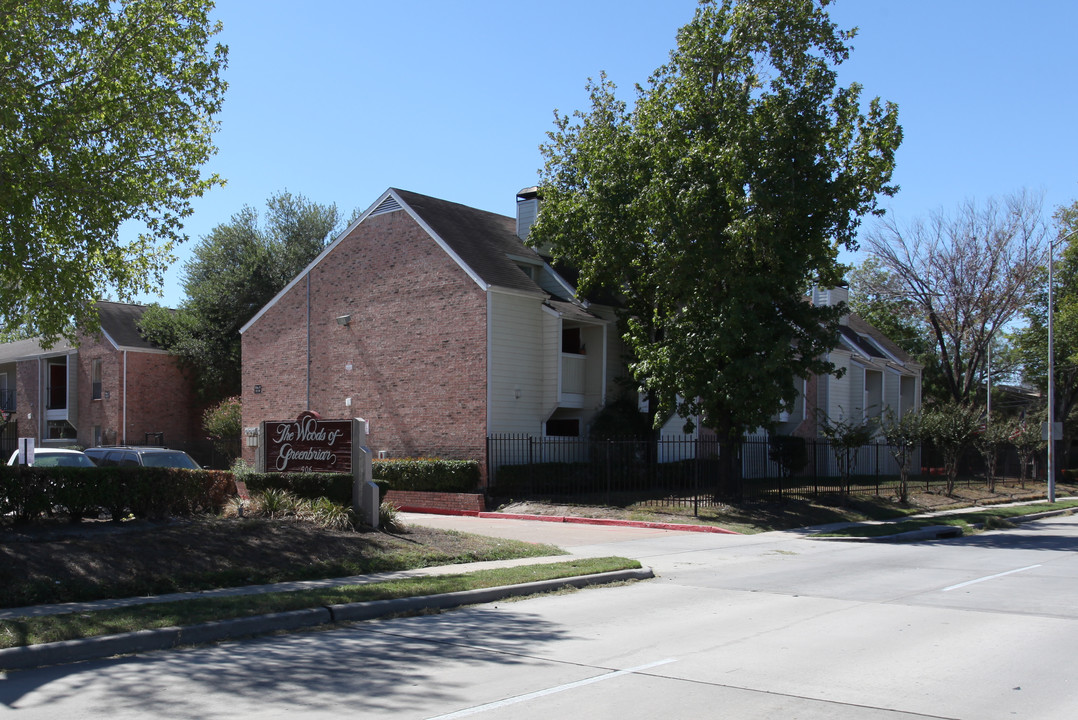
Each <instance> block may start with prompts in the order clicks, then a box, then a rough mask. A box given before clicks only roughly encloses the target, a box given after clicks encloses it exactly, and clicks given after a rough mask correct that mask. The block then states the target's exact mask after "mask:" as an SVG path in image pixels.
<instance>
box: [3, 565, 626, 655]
mask: <svg viewBox="0 0 1078 720" xmlns="http://www.w3.org/2000/svg"><path fill="white" fill-rule="evenodd" d="M639 567H640V563H638V562H636V561H635V560H628V559H625V558H615V557H608V558H582V559H574V560H570V561H566V562H560V563H554V564H549V565H547V564H544V565H526V566H521V567H514V568H496V569H490V570H479V571H475V572H470V573H462V574H457V575H440V576H433V577H414V578H406V579H400V580H390V581H386V582H379V583H370V584H364V585H343V586H339V587H333V588H319V589H313V590H300V591H295V592H278V593H265V594H258V595H237V596H227V597H215V598H198V599H193V600H181V601H177V602H169V603H156V604H152V605H135V606H132V607H125V608H115V609H109V610H99V611H91V612H76V613H64V614H60V615H45V616H41V617H31V618H21V619H15V620H3V621H0V648H9V647H18V646H22V645H35V644H39V643H48V642H57V641H60V640H72V639H76V638H86V637H94V636H97V635H111V634H116V633H123V632H131V631H133V630H149V629H154V628H164V627H174V626H184V625H194V624H196V623H203V622H208V621H211V620H228V619H232V618H241V617H250V616H253V615H261V614H264V613H275V612H285V611H289V610H303V609H307V608H313V607H322V606H325V605H343V604H348V603H356V602H367V601H371V600H390V599H396V598H406V597H418V596H423V595H437V594H442V593H450V592H459V591H462V590H474V589H480V588H491V587H498V586H501V585H519V584H523V583H529V582H535V581H538V580H551V579H560V578H567V577H576V576H580V575H591V574H594V573H603V572H612V571H614V570H624V569H629V568H639Z"/></svg>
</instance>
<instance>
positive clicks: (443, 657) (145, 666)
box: [0, 605, 570, 718]
mask: <svg viewBox="0 0 1078 720" xmlns="http://www.w3.org/2000/svg"><path fill="white" fill-rule="evenodd" d="M569 635H570V633H569V632H567V631H566V630H565V629H562V628H560V627H558V626H555V625H553V624H551V623H549V622H546V621H544V620H542V619H540V618H538V617H537V616H534V615H530V614H528V613H524V612H520V611H515V610H507V609H505V606H504V605H501V606H500V607H499V606H479V607H473V608H467V609H463V610H457V611H454V612H450V613H445V614H440V615H428V616H422V617H414V618H399V619H394V620H386V621H375V622H366V623H355V624H350V625H346V626H341V627H337V628H332V629H327V630H322V631H312V632H304V633H295V634H289V635H278V636H274V637H266V638H257V639H251V640H245V641H238V642H227V643H223V644H220V645H215V646H212V647H201V648H188V649H183V650H173V651H161V652H154V653H150V654H147V655H145V656H138V657H128V658H116V659H111V660H105V661H94V662H86V663H79V664H76V665H70V666H64V667H54V668H42V669H38V670H31V671H25V672H19V673H11V674H9V675H8V676H7V677H6V678H4V679H2V680H0V703H2V704H3V705H4V706H6V707H9V708H22V709H27V710H29V709H31V708H40V709H43V708H44V707H45V706H47V705H49V704H50V703H55V702H69V701H71V700H72V699H73V698H76V697H78V698H79V702H80V703H82V705H81V708H82V710H83V711H84V712H85V714H86V715H87V716H90V715H94V716H97V715H102V716H104V715H119V716H125V715H129V714H137V715H139V716H142V717H146V716H150V717H153V716H167V717H170V718H181V717H191V718H204V717H210V716H220V715H221V714H222V713H224V714H232V713H233V712H235V715H236V716H240V715H242V714H243V713H244V712H252V711H258V710H259V709H266V708H270V707H272V708H273V710H274V712H275V713H287V712H289V711H290V709H291V710H292V711H311V710H317V711H333V712H344V713H346V714H347V715H349V716H352V717H357V716H358V717H362V716H363V713H364V712H386V711H389V712H409V711H411V712H415V711H416V710H417V709H419V708H420V707H429V706H430V705H431V704H432V703H433V704H436V705H440V706H443V707H445V706H451V705H453V704H454V703H459V702H463V701H464V700H465V698H464V695H463V694H462V693H461V691H460V690H459V688H458V686H457V685H456V684H455V683H454V684H449V683H440V682H439V681H438V680H436V679H435V674H436V673H435V669H437V674H438V675H440V676H444V675H445V673H446V670H447V669H448V670H450V671H451V672H450V674H449V676H450V677H453V676H456V675H458V674H459V675H460V676H462V677H467V678H469V679H471V678H474V677H475V676H474V673H475V672H476V671H477V670H478V669H479V668H481V667H484V666H489V663H491V662H492V661H494V662H497V663H498V664H500V665H503V666H504V665H518V666H521V668H527V667H529V666H546V665H549V662H548V661H544V660H542V659H540V658H539V657H538V656H537V654H538V653H539V652H540V651H539V650H538V648H540V647H541V646H542V645H544V644H546V643H549V642H551V641H558V640H562V639H565V638H566V637H568V636H569ZM480 681H481V679H480ZM419 703H422V705H420V704H419ZM230 708H231V709H230Z"/></svg>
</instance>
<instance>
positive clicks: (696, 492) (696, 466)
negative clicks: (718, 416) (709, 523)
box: [692, 430, 701, 517]
mask: <svg viewBox="0 0 1078 720" xmlns="http://www.w3.org/2000/svg"><path fill="white" fill-rule="evenodd" d="M694 459H695V461H694V462H693V464H692V467H693V472H692V516H693V517H700V461H701V459H700V435H699V430H697V435H696V452H695V458H694Z"/></svg>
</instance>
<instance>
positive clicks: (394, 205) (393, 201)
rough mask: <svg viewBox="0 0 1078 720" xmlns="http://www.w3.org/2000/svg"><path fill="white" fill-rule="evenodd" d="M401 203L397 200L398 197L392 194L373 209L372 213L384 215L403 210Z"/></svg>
mask: <svg viewBox="0 0 1078 720" xmlns="http://www.w3.org/2000/svg"><path fill="white" fill-rule="evenodd" d="M401 209H402V208H401V204H400V203H399V202H397V198H395V197H393V196H392V195H390V196H389V197H387V198H386V199H385V200H383V201H382V204H381V205H379V206H378V207H376V208H375V209H374V210H372V211H371V215H384V214H385V213H391V212H397V211H398V210H401Z"/></svg>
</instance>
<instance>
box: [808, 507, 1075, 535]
mask: <svg viewBox="0 0 1078 720" xmlns="http://www.w3.org/2000/svg"><path fill="white" fill-rule="evenodd" d="M1076 507H1078V500H1063V501H1059V502H1056V503H1042V504H1036V505H1018V506H1011V507H997V508H986V509H983V510H977V511H975V512H968V513H954V514H948V515H942V516H937V517H931V518H913V519H909V520H903V521H901V522H895V523H882V524H878V525H853V526H851V527H848V528H841V529H838V530H833V531H831V532H826V533H818V534H816V535H812V536H810V537H865V538H868V537H886V536H888V535H896V534H899V533H904V532H912V531H914V530H921V529H923V528H926V527H931V526H938V525H952V526H954V527H959V528H961V529H962V534H963V535H968V534H970V533H973V532H976V528H975V527H974V526H975V525H982V526H985V527H987V528H992V527H993V526H995V527H1007V520H1008V519H1009V518H1014V517H1019V516H1022V515H1032V514H1035V513H1041V512H1048V511H1049V510H1065V509H1067V508H1076Z"/></svg>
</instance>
